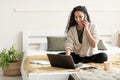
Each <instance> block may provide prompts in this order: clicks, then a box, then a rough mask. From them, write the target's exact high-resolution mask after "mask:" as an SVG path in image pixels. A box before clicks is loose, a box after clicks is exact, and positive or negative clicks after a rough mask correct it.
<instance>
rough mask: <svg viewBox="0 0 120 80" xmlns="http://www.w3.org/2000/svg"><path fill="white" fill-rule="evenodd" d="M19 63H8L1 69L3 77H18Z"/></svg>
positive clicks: (19, 73)
mask: <svg viewBox="0 0 120 80" xmlns="http://www.w3.org/2000/svg"><path fill="white" fill-rule="evenodd" d="M20 66H21V62H15V63H9V65H8V67H7V68H4V69H2V71H3V74H4V75H5V76H19V75H21V72H20Z"/></svg>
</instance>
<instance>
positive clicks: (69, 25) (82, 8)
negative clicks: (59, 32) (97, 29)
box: [66, 6, 91, 32]
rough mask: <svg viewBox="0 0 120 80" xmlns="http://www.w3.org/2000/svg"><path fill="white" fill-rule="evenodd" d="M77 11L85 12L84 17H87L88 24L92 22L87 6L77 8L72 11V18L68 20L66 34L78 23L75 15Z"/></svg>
mask: <svg viewBox="0 0 120 80" xmlns="http://www.w3.org/2000/svg"><path fill="white" fill-rule="evenodd" d="M76 11H81V12H83V13H84V15H86V16H87V20H88V22H91V20H90V16H89V14H88V11H87V9H86V7H85V6H76V7H74V8H73V10H72V12H71V14H70V18H69V20H68V23H67V27H66V32H68V31H69V29H70V27H72V26H74V25H76V24H77V23H76V21H75V19H74V13H75V12H76Z"/></svg>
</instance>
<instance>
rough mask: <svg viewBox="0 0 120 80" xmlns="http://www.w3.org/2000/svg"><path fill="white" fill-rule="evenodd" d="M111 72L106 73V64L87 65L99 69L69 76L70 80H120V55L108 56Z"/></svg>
mask: <svg viewBox="0 0 120 80" xmlns="http://www.w3.org/2000/svg"><path fill="white" fill-rule="evenodd" d="M108 58H109V62H110V63H111V66H110V70H108V71H104V64H98V63H87V64H89V65H91V66H94V67H97V69H86V70H81V71H80V72H77V73H72V74H70V75H69V78H68V80H120V76H119V75H120V54H110V55H108Z"/></svg>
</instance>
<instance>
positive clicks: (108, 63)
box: [104, 62, 112, 71]
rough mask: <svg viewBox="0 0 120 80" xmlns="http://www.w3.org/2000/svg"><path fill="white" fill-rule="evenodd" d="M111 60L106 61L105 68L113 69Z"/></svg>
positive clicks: (107, 69)
mask: <svg viewBox="0 0 120 80" xmlns="http://www.w3.org/2000/svg"><path fill="white" fill-rule="evenodd" d="M111 66H112V64H111V62H104V70H105V71H109V70H110V69H111Z"/></svg>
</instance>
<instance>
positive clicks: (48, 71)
mask: <svg viewBox="0 0 120 80" xmlns="http://www.w3.org/2000/svg"><path fill="white" fill-rule="evenodd" d="M22 35H23V51H24V56H23V61H22V64H21V74H22V79H23V80H34V79H36V80H68V79H69V76H70V75H71V74H77V73H79V72H82V71H81V70H80V69H75V70H74V69H69V70H68V69H61V68H53V67H51V66H50V65H49V64H48V65H37V64H30V61H31V60H48V59H47V56H46V53H52V54H57V53H60V52H63V51H64V49H62V48H61V46H63V45H60V47H59V49H58V48H57V50H56V47H53V48H52V49H51V46H50V47H49V48H50V51H48V50H47V49H48V40H47V36H51V37H52V39H53V36H54V37H55V39H56V37H57V40H56V41H59V40H60V39H62V40H63V41H64V34H56V35H53V34H49V35H48V34H47V35H46V34H41V33H40V32H23V34H22ZM51 37H50V40H51ZM101 37H102V39H104V41H105V42H106V43H108V44H111V41H110V40H111V39H110V38H111V37H112V36H111V35H101ZM106 37H107V39H106ZM53 42H54V43H55V40H54V41H53ZM54 43H52V44H54ZM57 43H59V42H57ZM103 43H104V42H102V43H100V44H103ZM59 44H61V43H59ZM54 45H55V46H56V44H54ZM100 48H101V50H99V52H101V51H102V52H103V51H104V52H106V53H107V54H109V55H112V56H109V57H110V59H111V60H112V59H114V58H116V55H117V57H118V58H119V56H120V55H119V53H120V48H118V47H111V46H108V45H100ZM106 49H107V50H106ZM118 58H117V59H118ZM28 64H29V65H28ZM92 65H94V66H97V65H95V64H92ZM31 66H32V67H31ZM85 66H89V64H86V65H85ZM33 67H34V68H33Z"/></svg>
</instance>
